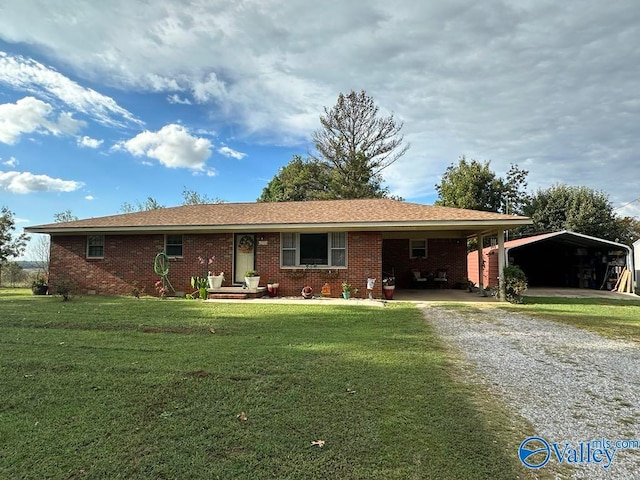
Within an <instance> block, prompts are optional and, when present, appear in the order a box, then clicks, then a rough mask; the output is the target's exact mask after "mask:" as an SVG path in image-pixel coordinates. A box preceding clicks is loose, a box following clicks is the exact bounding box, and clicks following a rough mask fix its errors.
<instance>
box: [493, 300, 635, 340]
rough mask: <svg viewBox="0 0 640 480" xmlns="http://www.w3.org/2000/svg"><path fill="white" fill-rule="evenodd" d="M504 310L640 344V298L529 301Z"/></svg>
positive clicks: (506, 307) (510, 305) (503, 306)
mask: <svg viewBox="0 0 640 480" xmlns="http://www.w3.org/2000/svg"><path fill="white" fill-rule="evenodd" d="M500 308H505V309H508V310H512V311H516V312H520V313H526V314H529V315H533V316H537V317H542V318H547V319H550V320H555V321H558V322H563V323H566V324H568V325H573V326H575V327H579V328H585V329H587V330H591V331H593V332H596V333H599V334H600V335H604V336H606V337H609V338H619V339H625V340H631V341H635V342H640V298H639V299H638V300H617V299H606V298H557V297H553V298H552V297H548V298H547V297H525V299H524V303H523V304H522V305H512V304H501V305H500Z"/></svg>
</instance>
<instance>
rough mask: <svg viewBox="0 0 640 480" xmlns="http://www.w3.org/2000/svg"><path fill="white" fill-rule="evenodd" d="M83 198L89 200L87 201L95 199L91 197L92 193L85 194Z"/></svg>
mask: <svg viewBox="0 0 640 480" xmlns="http://www.w3.org/2000/svg"><path fill="white" fill-rule="evenodd" d="M84 199H85V200H89V201H91V200H95V198H94V197H93V195H85V197H84Z"/></svg>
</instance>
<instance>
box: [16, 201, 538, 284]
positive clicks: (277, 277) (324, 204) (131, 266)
mask: <svg viewBox="0 0 640 480" xmlns="http://www.w3.org/2000/svg"><path fill="white" fill-rule="evenodd" d="M529 223H530V220H529V219H528V218H526V217H518V216H512V215H502V214H498V213H491V212H480V211H474V210H463V209H456V208H447V207H436V206H429V205H420V204H415V203H407V202H401V201H397V200H391V199H362V200H326V201H308V202H282V203H223V204H212V205H188V206H180V207H172V208H163V209H159V210H151V211H144V212H135V213H128V214H121V215H112V216H107V217H100V218H90V219H84V220H77V221H73V222H65V223H52V224H47V225H38V226H33V227H29V228H27V229H26V230H27V231H28V232H31V233H44V234H49V235H50V236H51V252H50V265H49V285H50V289H55V285H56V282H59V281H61V280H72V281H74V282H76V283H77V285H78V287H79V290H80V292H83V293H97V294H104V295H114V294H115V295H117V294H129V293H130V292H131V290H132V286H133V285H136V286H137V287H138V288H144V291H145V293H147V294H155V293H156V292H155V289H154V284H155V282H156V280H158V278H159V277H158V276H157V275H156V274H155V273H154V269H153V263H154V259H155V257H156V255H157V254H158V253H159V252H165V253H166V254H167V256H168V257H169V260H170V261H169V263H170V271H169V280H170V281H171V284H172V285H173V287H174V288H175V289H176V290H177V291H185V292H189V291H191V290H192V288H191V286H190V284H189V282H190V278H191V276H193V275H204V274H206V271H207V270H214V272H216V273H218V272H220V271H223V272H225V277H226V281H225V284H224V285H225V286H230V285H241V284H242V280H243V276H244V272H245V271H246V270H253V269H255V270H257V271H258V272H259V274H260V276H261V282H260V283H261V285H264V284H266V283H267V282H278V283H279V284H280V289H279V293H280V294H281V295H285V296H288V295H299V293H300V291H301V289H302V287H303V286H305V285H310V286H311V287H312V288H313V289H314V291H316V292H318V293H319V292H320V290H321V288H322V286H323V285H324V284H327V283H328V284H329V286H330V288H331V293H332V296H339V294H340V284H341V283H342V282H343V281H347V282H349V283H351V284H353V285H354V286H356V287H357V288H359V289H360V291H361V292H364V290H365V288H366V287H365V284H366V279H367V277H374V278H376V279H377V280H378V281H377V282H376V285H375V290H374V295H376V296H381V294H382V282H381V280H382V277H383V276H388V275H392V274H394V275H395V277H396V282H397V283H396V285H397V288H411V287H414V286H415V285H414V282H413V280H415V278H414V277H415V276H416V275H418V274H414V273H413V272H420V273H419V274H420V275H424V276H425V277H426V276H429V275H431V274H434V273H435V272H445V275H446V277H447V279H448V280H449V282H448V283H447V285H450V286H452V285H453V284H454V283H457V282H458V281H459V280H461V279H462V278H465V277H467V251H466V240H467V238H469V237H477V238H482V236H483V235H495V234H497V235H498V236H499V237H502V233H503V232H504V230H505V229H510V228H514V227H517V226H520V225H525V224H529ZM247 247H248V248H247ZM198 257H204V258H210V257H215V264H214V265H212V266H209V267H207V266H203V265H200V264H199V262H198Z"/></svg>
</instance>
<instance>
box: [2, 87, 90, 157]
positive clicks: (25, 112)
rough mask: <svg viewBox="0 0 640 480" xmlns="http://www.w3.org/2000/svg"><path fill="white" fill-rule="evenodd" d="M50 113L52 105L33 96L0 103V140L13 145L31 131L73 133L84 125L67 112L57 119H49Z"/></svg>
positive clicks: (57, 133) (58, 133)
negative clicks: (13, 101) (14, 101)
mask: <svg viewBox="0 0 640 480" xmlns="http://www.w3.org/2000/svg"><path fill="white" fill-rule="evenodd" d="M52 115H53V107H52V106H51V105H49V104H48V103H45V102H43V101H42V100H38V99H37V98H34V97H25V98H21V99H20V100H18V101H17V102H16V103H5V104H2V105H0V142H3V143H6V144H9V145H13V144H14V143H16V142H17V141H18V140H19V139H20V136H21V135H23V134H27V133H33V132H36V133H52V134H54V135H61V134H67V135H73V134H75V133H76V132H77V131H78V130H79V129H81V128H82V127H84V126H85V123H84V122H82V121H79V120H76V119H74V118H73V117H72V116H71V114H69V113H67V112H63V113H62V114H60V116H59V117H58V119H57V121H55V120H54V121H52V120H50V117H51V116H52Z"/></svg>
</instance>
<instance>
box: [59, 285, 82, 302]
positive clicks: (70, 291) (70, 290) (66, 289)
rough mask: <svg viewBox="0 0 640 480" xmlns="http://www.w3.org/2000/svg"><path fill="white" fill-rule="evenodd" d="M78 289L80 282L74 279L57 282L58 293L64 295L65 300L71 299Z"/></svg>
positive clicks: (63, 299)
mask: <svg viewBox="0 0 640 480" xmlns="http://www.w3.org/2000/svg"><path fill="white" fill-rule="evenodd" d="M77 290H78V284H77V283H76V282H74V281H73V280H62V281H60V282H58V283H57V284H56V293H57V294H58V295H60V296H61V297H62V301H63V302H66V301H68V300H71V299H72V298H73V295H74V294H75V293H76V292H77Z"/></svg>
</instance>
